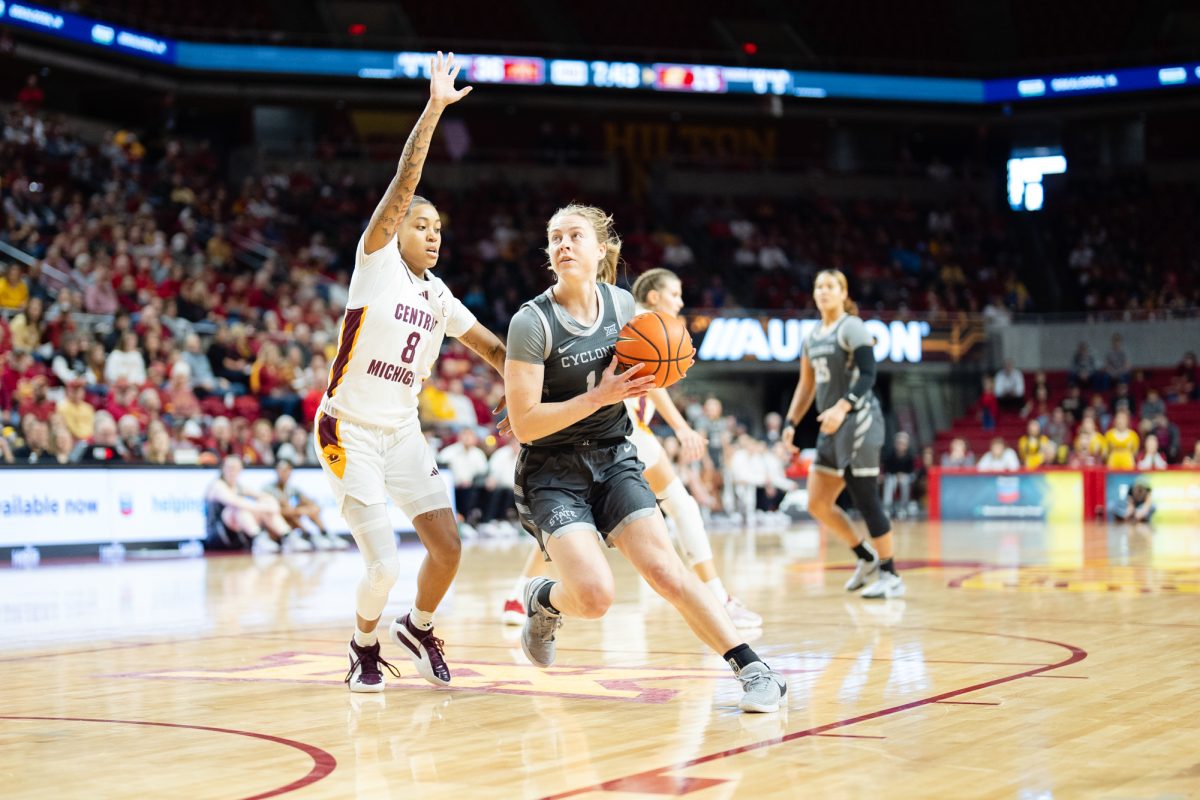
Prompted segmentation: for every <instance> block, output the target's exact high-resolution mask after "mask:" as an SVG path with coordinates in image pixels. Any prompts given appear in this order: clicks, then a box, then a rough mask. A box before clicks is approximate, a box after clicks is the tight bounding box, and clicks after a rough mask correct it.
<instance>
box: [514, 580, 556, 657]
mask: <svg viewBox="0 0 1200 800" xmlns="http://www.w3.org/2000/svg"><path fill="white" fill-rule="evenodd" d="M547 583H551V581H550V579H549V578H532V579H530V581H529V583H527V584H526V585H525V627H524V628H522V629H521V649H522V650H524V651H525V655H526V657H527V658H528V659H529V660H530V661H532V662H533V663H534V664H536V665H538V666H539V667H548V666H550V665H551V664H553V663H554V651H555V644H554V632H555V631H556V630H558V627H559V626H560V625H562V617H561V616H559V615H557V614H551V613H550V612H549V611H547V610H546V609H544V608H542V605H541V603H539V602H538V600H537V593H538V591H539V590H540V589H541V588H542V586H544V585H545V584H547Z"/></svg>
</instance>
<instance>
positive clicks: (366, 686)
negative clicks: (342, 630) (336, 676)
mask: <svg viewBox="0 0 1200 800" xmlns="http://www.w3.org/2000/svg"><path fill="white" fill-rule="evenodd" d="M380 667H387V669H388V671H389V672H391V673H392V675H394V676H396V677H397V678H399V677H400V670H398V669H396V668H395V667H394V666H392V665H391V664H389V663H388V662H386V661H384V660H383V658H382V657H381V656H380V655H379V642H376V643H375V644H373V645H371V646H370V647H359V646H358V645H357V644H355V642H354V640H353V639H351V640H350V671H349V672H347V673H346V679H345V683H346V685H348V686H349V687H350V691H352V692H382V691H383V671H382V670H380V669H379V668H380Z"/></svg>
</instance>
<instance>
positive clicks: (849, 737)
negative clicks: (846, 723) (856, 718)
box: [813, 733, 887, 739]
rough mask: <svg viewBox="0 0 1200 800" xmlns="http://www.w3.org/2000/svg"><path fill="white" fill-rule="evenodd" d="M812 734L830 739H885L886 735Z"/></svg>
mask: <svg viewBox="0 0 1200 800" xmlns="http://www.w3.org/2000/svg"><path fill="white" fill-rule="evenodd" d="M813 736H820V737H823V738H824V737H828V738H830V739H886V738H887V737H886V736H860V735H859V734H857V733H814V734H813Z"/></svg>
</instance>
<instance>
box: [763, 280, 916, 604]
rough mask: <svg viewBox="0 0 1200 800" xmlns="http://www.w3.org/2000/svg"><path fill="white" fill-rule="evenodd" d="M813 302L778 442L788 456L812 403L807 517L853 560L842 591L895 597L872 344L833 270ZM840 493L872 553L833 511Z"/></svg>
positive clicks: (900, 584)
mask: <svg viewBox="0 0 1200 800" xmlns="http://www.w3.org/2000/svg"><path fill="white" fill-rule="evenodd" d="M813 300H814V301H815V302H816V304H817V308H818V309H819V310H820V312H821V324H820V325H819V326H818V327H817V328H816V329H814V330H813V332H812V333H811V334H810V335H809V337H808V339H807V340H805V342H804V350H803V353H802V355H801V359H800V381H799V383H798V384H797V385H796V391H795V393H794V394H793V395H792V402H791V405H790V406H789V407H788V411H787V416H786V417H785V419H786V420H787V427H786V428H784V430H783V441H784V442H785V443H786V444H787V446H788V447H789V448H791V449H793V450H795V449H796V445H795V442H794V441H793V439H794V437H795V429H796V426H797V425H799V424H800V421H801V420H802V419H804V415H805V414H807V413H808V409H809V407H810V406H811V405H812V404H813V400H814V399H815V400H816V403H817V411H818V414H817V421H818V422H820V423H821V432H820V434H819V435H818V436H817V460H816V463H814V464H813V467H812V470H811V471H810V472H809V476H808V511H809V513H810V514H812V515H813V518H815V519H816V520H817V521H818V522H820V523H821V524H822V525H824V526H825V527H826V528H829V529H830V530H832V531H833V532H834V533H835V534H836V535H837V536H838V538H840V539H841V540H842V541H844V542H845V543H846V544H848V545H850V547H851V548H852V549H853V550H854V553H855V555H856V556H858V563H857V565H856V566H855V569H854V574H853V575H851V576H850V579H849V580H848V581H846V591H848V592H853V591H857V590H859V589H862V590H863V591H862V596H863V597H867V598H892V597H903V596H904V581H903V580H901V578H900V576H899V575H897V574H896V566H895V562H894V560H893V555H894V549H895V543H894V542H893V537H892V523H891V520H889V519H888V518H887V515H886V514H884V512H883V505H882V503H881V502H880V500H879V488H878V483H879V453H880V450H882V449H883V439H884V423H883V410H882V409H881V408H880V406H879V399H878V398H877V397H876V396H875V392H874V386H875V353H874V347H873V344H874V343H873V341H872V339H871V336H870V334H868V333H867V330H866V328H865V326H864V325H863V321H862V319H860V318H859V317H858V316H857V312H858V308H857V306H855V305H854V303H853V302H852V301H851V300H850V296H849V291H848V289H847V285H846V276H845V275H843V274H842V273H841V272H840V271H838V270H835V269H827V270H824V271H822V272H819V273H818V274H817V279H816V281H815V283H814V286H813ZM842 489H847V490H848V491H849V492H850V496H851V498H853V500H854V505H855V507H856V508H857V509H858V510H859V513H861V514H862V516H863V519H864V520H865V521H866V523H867V531H868V532H869V533H870V534H871V539H872V541H873V542H874V545H875V546H874V547H872V546H871V545H870V544H868V543H867V542H866V540H865V539H863V538H862V537H861V536H860V535H859V534H858V533H857V532H856V531H855V530H854V526H853V525H852V524H851V523H850V518H849V517H847V516H846V512H844V511H842V509H840V508H839V507H838V506H837V498H838V495H840V494H841V493H842ZM864 586H865V587H866V588H865V589H864V588H863V587H864Z"/></svg>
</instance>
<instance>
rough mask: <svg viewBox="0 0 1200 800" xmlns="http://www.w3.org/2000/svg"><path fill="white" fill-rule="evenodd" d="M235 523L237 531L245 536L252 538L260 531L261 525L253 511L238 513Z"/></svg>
mask: <svg viewBox="0 0 1200 800" xmlns="http://www.w3.org/2000/svg"><path fill="white" fill-rule="evenodd" d="M236 521H237V529H238V531H239V532H240V533H244V534H246V535H247V536H253V535H254V534H256V533H258V532H259V531H261V530H262V525H260V524H259V522H258V517H257V516H255V514H254V512H253V511H239V512H238V514H237V517H236Z"/></svg>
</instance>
